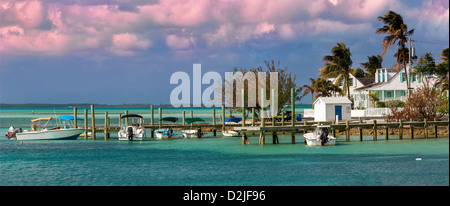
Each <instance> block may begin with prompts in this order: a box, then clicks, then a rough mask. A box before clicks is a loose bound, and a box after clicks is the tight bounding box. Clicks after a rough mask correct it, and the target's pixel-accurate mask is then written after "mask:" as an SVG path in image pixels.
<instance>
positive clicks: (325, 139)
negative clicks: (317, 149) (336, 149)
mask: <svg viewBox="0 0 450 206" xmlns="http://www.w3.org/2000/svg"><path fill="white" fill-rule="evenodd" d="M329 139H330V138H328V129H327V128H323V129H322V134H321V135H320V142H321V144H322V146H323V145H324V144H325V143H327V142H328V140H329Z"/></svg>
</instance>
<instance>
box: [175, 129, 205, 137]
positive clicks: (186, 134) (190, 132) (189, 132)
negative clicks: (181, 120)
mask: <svg viewBox="0 0 450 206" xmlns="http://www.w3.org/2000/svg"><path fill="white" fill-rule="evenodd" d="M199 131H200V135H199ZM181 132H182V133H183V137H184V138H202V137H205V133H203V132H202V130H201V129H200V130H198V129H188V130H181Z"/></svg>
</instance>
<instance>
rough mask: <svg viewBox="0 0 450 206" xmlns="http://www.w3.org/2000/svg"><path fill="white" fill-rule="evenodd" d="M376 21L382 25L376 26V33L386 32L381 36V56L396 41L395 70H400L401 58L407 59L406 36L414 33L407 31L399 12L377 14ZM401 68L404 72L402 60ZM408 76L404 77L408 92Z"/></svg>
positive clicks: (412, 30) (404, 63)
mask: <svg viewBox="0 0 450 206" xmlns="http://www.w3.org/2000/svg"><path fill="white" fill-rule="evenodd" d="M378 21H382V22H383V24H384V26H383V27H381V28H378V29H377V31H376V33H377V34H386V36H385V37H384V38H383V44H382V45H383V52H382V53H381V56H382V57H383V56H384V54H386V51H387V50H388V49H389V48H390V47H391V46H393V45H395V44H396V43H397V45H398V47H399V48H398V50H397V53H396V55H395V56H396V58H397V70H398V71H399V72H400V64H401V62H402V60H404V59H408V57H407V56H405V55H407V54H406V53H405V52H404V51H405V48H406V47H405V44H406V43H407V42H408V37H409V36H411V35H413V34H414V29H411V30H409V31H408V25H407V24H404V23H403V17H402V16H401V15H400V14H397V13H395V12H393V11H389V12H387V13H386V14H384V16H379V17H378ZM403 68H404V72H405V74H407V71H406V62H405V61H403ZM409 84H410V83H409V78H406V86H407V89H406V92H407V94H409Z"/></svg>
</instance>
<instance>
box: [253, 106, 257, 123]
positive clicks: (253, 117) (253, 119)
mask: <svg viewBox="0 0 450 206" xmlns="http://www.w3.org/2000/svg"><path fill="white" fill-rule="evenodd" d="M255 121H256V119H255V108H254V107H252V126H254V125H255Z"/></svg>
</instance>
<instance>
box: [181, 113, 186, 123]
mask: <svg viewBox="0 0 450 206" xmlns="http://www.w3.org/2000/svg"><path fill="white" fill-rule="evenodd" d="M185 119H186V112H185V111H183V116H182V121H183V126H185V125H186V123H185V122H184V120H185Z"/></svg>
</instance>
